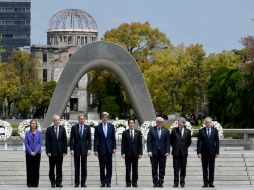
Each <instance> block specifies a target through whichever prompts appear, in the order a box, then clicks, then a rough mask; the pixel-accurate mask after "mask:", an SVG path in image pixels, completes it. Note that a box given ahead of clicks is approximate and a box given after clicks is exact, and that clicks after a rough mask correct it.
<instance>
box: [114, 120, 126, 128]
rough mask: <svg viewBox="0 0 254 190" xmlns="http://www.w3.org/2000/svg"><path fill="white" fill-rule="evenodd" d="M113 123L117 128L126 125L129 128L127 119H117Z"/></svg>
mask: <svg viewBox="0 0 254 190" xmlns="http://www.w3.org/2000/svg"><path fill="white" fill-rule="evenodd" d="M112 124H113V125H114V127H115V128H116V129H117V128H119V127H124V128H125V129H127V128H128V121H126V120H115V121H113V122H112Z"/></svg>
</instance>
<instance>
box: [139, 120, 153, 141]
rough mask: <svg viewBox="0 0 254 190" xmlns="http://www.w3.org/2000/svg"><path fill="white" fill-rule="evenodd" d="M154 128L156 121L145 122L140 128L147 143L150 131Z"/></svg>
mask: <svg viewBox="0 0 254 190" xmlns="http://www.w3.org/2000/svg"><path fill="white" fill-rule="evenodd" d="M154 126H156V121H144V123H143V124H142V125H141V126H140V130H141V132H142V134H143V137H144V140H145V141H147V135H148V132H149V129H150V128H151V127H154Z"/></svg>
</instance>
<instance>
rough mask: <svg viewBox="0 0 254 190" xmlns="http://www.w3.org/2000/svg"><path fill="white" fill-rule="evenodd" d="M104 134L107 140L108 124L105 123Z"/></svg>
mask: <svg viewBox="0 0 254 190" xmlns="http://www.w3.org/2000/svg"><path fill="white" fill-rule="evenodd" d="M103 132H104V135H105V138H107V124H106V123H103Z"/></svg>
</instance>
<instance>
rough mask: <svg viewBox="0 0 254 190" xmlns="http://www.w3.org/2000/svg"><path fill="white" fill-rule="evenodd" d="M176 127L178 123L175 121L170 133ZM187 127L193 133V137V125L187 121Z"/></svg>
mask: <svg viewBox="0 0 254 190" xmlns="http://www.w3.org/2000/svg"><path fill="white" fill-rule="evenodd" d="M174 127H178V121H174V122H173V123H172V125H171V126H170V132H171V130H172V129H173V128H174ZM185 127H186V128H187V129H189V130H190V131H191V136H192V134H193V128H192V125H191V123H190V122H189V121H186V123H185Z"/></svg>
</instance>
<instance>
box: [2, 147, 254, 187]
mask: <svg viewBox="0 0 254 190" xmlns="http://www.w3.org/2000/svg"><path fill="white" fill-rule="evenodd" d="M225 150H226V149H225ZM118 151H119V149H118ZM189 153H190V154H189V157H188V167H187V176H186V188H180V189H202V188H200V187H201V186H202V183H203V182H202V169H201V161H200V160H199V159H198V158H197V156H196V152H195V151H194V150H193V149H191V150H190V152H189ZM73 167H74V166H73V158H72V157H71V156H70V155H68V156H66V157H65V158H64V166H63V175H64V177H63V185H64V188H63V189H73V178H74V177H73V176H74V171H73ZM48 169H49V166H48V159H47V157H46V155H45V153H43V154H42V160H41V167H40V188H39V189H50V188H49V187H50V183H49V179H48ZM215 170H216V172H215V186H216V189H254V151H241V150H237V151H223V150H222V151H221V153H220V156H219V157H218V158H217V160H216V169H215ZM87 185H88V187H89V189H94V190H96V189H101V188H98V187H99V185H100V182H99V166H98V159H97V158H96V157H95V156H94V155H92V156H90V157H89V158H88V177H87ZM138 185H139V188H138V189H152V188H151V187H152V177H151V165H150V161H149V158H148V157H147V155H146V154H145V155H144V157H143V158H142V159H141V160H140V161H139V181H138ZM172 185H173V168H172V158H169V159H168V160H167V168H166V176H165V183H164V187H165V189H172ZM0 188H1V189H27V188H26V170H25V154H24V152H23V151H22V150H13V151H3V150H2V151H0ZM119 188H120V189H123V188H124V189H125V166H124V160H123V159H122V158H121V157H120V154H119V152H117V155H116V156H115V157H114V158H113V176H112V188H111V189H119Z"/></svg>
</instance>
